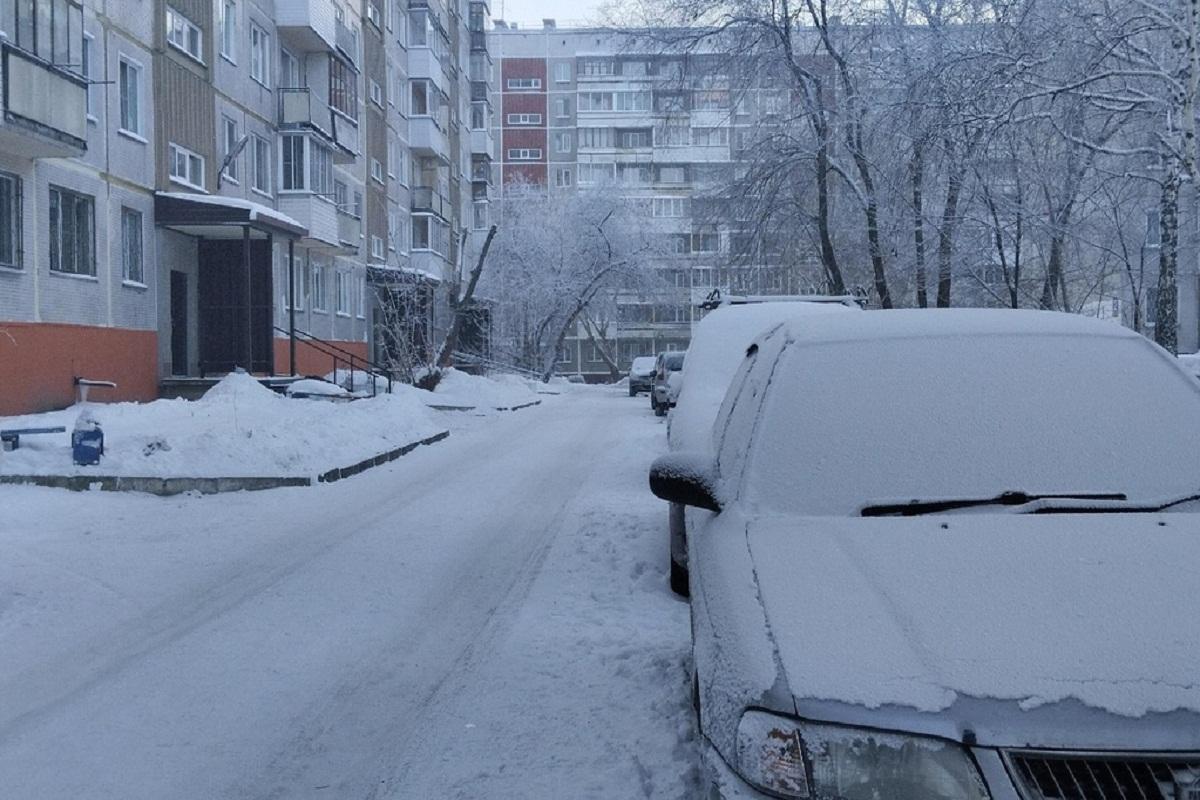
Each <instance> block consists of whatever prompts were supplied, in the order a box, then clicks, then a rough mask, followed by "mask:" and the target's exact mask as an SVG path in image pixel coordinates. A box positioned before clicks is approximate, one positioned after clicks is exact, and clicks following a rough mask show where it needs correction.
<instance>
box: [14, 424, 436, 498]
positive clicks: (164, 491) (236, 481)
mask: <svg viewBox="0 0 1200 800" xmlns="http://www.w3.org/2000/svg"><path fill="white" fill-rule="evenodd" d="M449 435H450V431H442V432H440V433H436V434H434V435H433V436H429V437H426V438H424V439H420V440H418V441H415V442H410V443H409V444H406V445H404V446H403V447H397V448H396V449H394V450H388V451H387V452H384V453H380V454H379V455H376V456H372V457H370V458H366V459H363V460H362V461H359V462H358V463H357V464H351V465H350V466H348V467H338V468H335V469H331V470H328V471H327V472H323V473H321V474H320V475H318V476H317V477H316V479H315V480H314V479H313V478H307V477H240V478H234V477H228V478H154V477H136V476H134V477H130V476H125V475H0V486H3V485H27V486H45V487H48V488H51V489H69V490H70V491H73V492H86V491H89V490H93V489H98V490H100V491H102V492H145V493H147V494H154V495H158V496H159V497H170V496H171V495H176V494H182V493H184V492H200V493H201V494H220V493H222V492H258V491H263V490H265V489H280V488H283V487H297V486H313V485H315V484H317V483H333V482H334V481H338V480H341V479H342V478H349V477H351V476H354V475H358V474H359V473H360V472H365V471H367V470H368V469H371V468H372V467H378V466H381V465H383V464H387V463H390V462H392V461H395V460H396V459H397V458H400V457H401V456H403V455H407V454H408V453H411V452H412V451H413V450H415V449H417V448H418V447H420V446H421V445H428V444H434V443H435V442H440V441H442V440H443V439H445V438H446V437H448V436H449Z"/></svg>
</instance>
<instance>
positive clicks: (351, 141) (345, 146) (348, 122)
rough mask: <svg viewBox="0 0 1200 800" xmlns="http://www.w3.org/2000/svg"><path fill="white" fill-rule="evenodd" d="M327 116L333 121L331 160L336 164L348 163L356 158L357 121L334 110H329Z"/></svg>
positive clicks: (357, 140) (357, 149)
mask: <svg viewBox="0 0 1200 800" xmlns="http://www.w3.org/2000/svg"><path fill="white" fill-rule="evenodd" d="M329 118H330V120H331V121H332V123H333V143H334V144H335V145H337V146H336V147H335V148H334V150H333V160H334V162H335V163H338V164H349V163H351V162H353V161H354V159H356V158H358V154H359V152H360V151H359V147H358V142H359V131H358V123H357V122H355V121H354V120H352V119H350V118H349V117H347V116H346V115H345V114H340V113H338V112H336V111H332V110H331V111H330V113H329Z"/></svg>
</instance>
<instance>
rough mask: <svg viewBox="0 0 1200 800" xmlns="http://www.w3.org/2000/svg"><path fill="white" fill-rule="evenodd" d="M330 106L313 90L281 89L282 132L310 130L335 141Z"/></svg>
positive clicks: (280, 118) (280, 123)
mask: <svg viewBox="0 0 1200 800" xmlns="http://www.w3.org/2000/svg"><path fill="white" fill-rule="evenodd" d="M331 113H332V112H331V111H330V109H329V106H327V105H326V104H325V102H324V101H323V100H322V99H321V98H320V97H316V96H314V95H313V93H312V90H311V89H292V88H285V87H280V88H279V128H280V130H296V129H310V130H315V131H317V132H319V133H320V134H321V135H322V136H324V137H325V138H326V139H328V140H329V141H331V142H332V141H333V119H332V116H331Z"/></svg>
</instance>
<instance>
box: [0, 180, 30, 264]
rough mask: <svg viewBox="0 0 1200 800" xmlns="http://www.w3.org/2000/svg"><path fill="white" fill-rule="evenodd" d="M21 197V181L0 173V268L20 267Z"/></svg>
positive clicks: (21, 258)
mask: <svg viewBox="0 0 1200 800" xmlns="http://www.w3.org/2000/svg"><path fill="white" fill-rule="evenodd" d="M21 196H22V192H21V179H20V178H18V177H17V176H16V175H10V174H8V173H7V172H0V267H9V268H11V269H21V267H22V263H23V260H24V259H23V257H22V256H23V254H22V252H21Z"/></svg>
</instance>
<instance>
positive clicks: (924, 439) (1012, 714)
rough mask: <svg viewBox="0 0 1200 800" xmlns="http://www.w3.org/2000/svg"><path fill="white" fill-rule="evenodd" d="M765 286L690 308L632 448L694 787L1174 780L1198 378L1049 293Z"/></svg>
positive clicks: (1183, 754) (829, 791) (835, 796)
mask: <svg viewBox="0 0 1200 800" xmlns="http://www.w3.org/2000/svg"><path fill="white" fill-rule="evenodd" d="M769 305H773V304H763V305H761V306H743V307H740V308H730V309H724V308H722V309H718V310H717V311H714V312H713V313H712V314H710V315H709V317H708V318H706V319H705V320H704V321H702V322H701V323H700V325H699V326H698V327H697V330H696V331H695V335H694V337H693V342H692V345H691V347H690V349H689V351H688V357H687V363H686V366H685V367H684V369H683V372H682V375H681V378H682V380H681V385H680V390H679V394H678V397H677V399H676V403H677V407H676V408H675V409H674V411H673V412H672V416H671V420H670V430H669V440H670V443H671V445H670V446H671V452H670V453H669V454H668V455H666V456H663V457H662V458H660V459H659V460H658V461H656V462H655V464H654V465H653V467H652V468H651V473H650V486H651V489H652V490H653V491H654V493H655V494H656V495H657V496H658V497H660V498H662V499H664V500H667V501H668V502H669V503H671V509H672V510H671V513H670V525H669V535H670V538H671V542H672V544H671V548H670V551H671V560H672V564H673V568H672V585H673V587H674V588H676V589H678V590H684V591H686V590H690V595H691V603H692V635H693V666H694V678H693V683H694V701H695V704H696V707H697V713H698V721H699V728H700V732H701V734H702V737H701V741H702V747H703V752H704V762H705V774H706V777H707V782H708V784H709V785H708V787H707V791H706V796H708V797H725V798H743V797H744V798H767V797H771V798H817V799H826V800H868V799H870V800H880V799H883V798H887V799H889V800H983V798H996V799H1000V798H1003V799H1004V800H1109V799H1110V798H1112V799H1113V800H1116V799H1118V798H1139V800H1181V799H1182V800H1197V798H1200V680H1198V679H1197V677H1196V675H1197V672H1196V670H1197V665H1198V664H1200V591H1197V586H1198V582H1197V576H1198V575H1200V515H1198V512H1200V422H1198V421H1200V383H1198V382H1197V381H1195V380H1194V379H1192V378H1191V377H1190V376H1189V375H1188V374H1187V373H1186V372H1185V371H1184V370H1183V369H1181V368H1180V367H1179V365H1178V363H1177V362H1176V360H1175V359H1174V358H1173V357H1171V356H1170V355H1169V354H1167V353H1166V352H1165V351H1163V350H1162V349H1161V348H1159V347H1157V346H1156V345H1154V344H1152V343H1151V342H1149V341H1148V340H1146V339H1144V338H1143V337H1141V336H1139V335H1137V334H1135V333H1133V332H1131V331H1128V330H1126V329H1124V328H1122V327H1120V326H1118V325H1116V324H1113V323H1109V322H1101V321H1097V320H1091V319H1086V318H1083V317H1078V316H1073V315H1067V314H1058V313H1052V312H1036V311H989V310H945V309H943V310H936V311H933V310H914V311H871V312H857V311H856V312H853V313H841V312H839V313H829V312H828V311H817V310H816V309H815V308H798V307H797V304H791V306H792V307H791V310H787V311H785V310H783V309H780V308H769V307H768V306H769ZM727 311H728V313H726V312H727ZM735 315H740V316H735ZM747 339H748V341H747ZM718 397H719V400H718V399H717V398H718ZM679 569H682V570H683V572H682V575H677V574H676V572H677V570H679Z"/></svg>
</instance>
